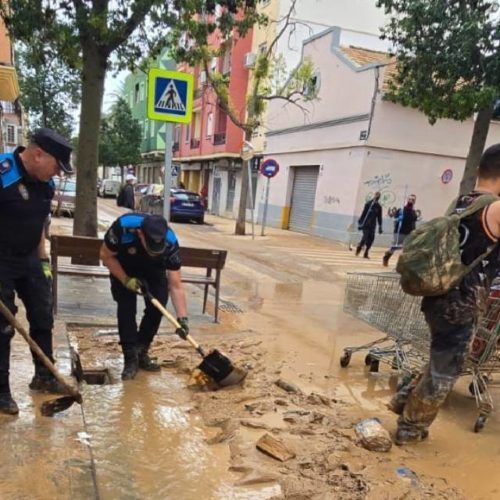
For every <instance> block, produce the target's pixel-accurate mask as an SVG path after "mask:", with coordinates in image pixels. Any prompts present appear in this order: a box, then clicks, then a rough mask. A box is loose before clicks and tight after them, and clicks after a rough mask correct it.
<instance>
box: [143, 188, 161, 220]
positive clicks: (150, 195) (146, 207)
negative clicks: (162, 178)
mask: <svg viewBox="0 0 500 500" xmlns="http://www.w3.org/2000/svg"><path fill="white" fill-rule="evenodd" d="M162 207H163V184H149V185H148V186H147V187H146V190H145V193H143V195H142V197H141V199H140V201H139V210H140V211H141V212H144V213H148V214H161V213H162V211H163V209H162Z"/></svg>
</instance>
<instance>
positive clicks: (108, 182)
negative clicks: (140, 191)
mask: <svg viewBox="0 0 500 500" xmlns="http://www.w3.org/2000/svg"><path fill="white" fill-rule="evenodd" d="M121 186H122V183H121V182H120V181H116V180H114V179H103V181H102V182H101V185H100V187H99V191H98V194H99V196H102V197H103V198H106V197H108V196H110V197H112V198H116V197H117V196H118V193H119V192H120V188H121Z"/></svg>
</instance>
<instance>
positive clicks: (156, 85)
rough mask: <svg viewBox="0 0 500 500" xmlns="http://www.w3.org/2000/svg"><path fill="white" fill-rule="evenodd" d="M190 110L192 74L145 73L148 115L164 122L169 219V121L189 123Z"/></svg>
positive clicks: (165, 204) (165, 208)
mask: <svg viewBox="0 0 500 500" xmlns="http://www.w3.org/2000/svg"><path fill="white" fill-rule="evenodd" d="M192 112H193V75H191V74H189V73H181V72H179V71H171V70H165V69H160V68H151V69H150V70H149V73H148V118H149V119H150V120H160V121H165V122H167V123H166V124H165V167H164V184H163V216H164V217H165V219H166V220H167V221H169V220H170V188H171V187H172V138H173V134H172V131H173V127H172V123H190V122H191V115H192Z"/></svg>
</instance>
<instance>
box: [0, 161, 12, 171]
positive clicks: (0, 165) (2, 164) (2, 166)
mask: <svg viewBox="0 0 500 500" xmlns="http://www.w3.org/2000/svg"><path fill="white" fill-rule="evenodd" d="M12 165H13V162H12V160H11V159H10V158H5V159H3V160H1V161H0V174H5V173H7V172H8V171H9V170H10V169H11V168H12Z"/></svg>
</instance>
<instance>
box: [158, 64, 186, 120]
mask: <svg viewBox="0 0 500 500" xmlns="http://www.w3.org/2000/svg"><path fill="white" fill-rule="evenodd" d="M192 112H193V75H191V74H189V73H181V72H180V71H170V70H165V69H160V68H152V69H150V70H149V74H148V118H149V119H150V120H162V121H167V122H177V123H189V122H190V121H191V115H192Z"/></svg>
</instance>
